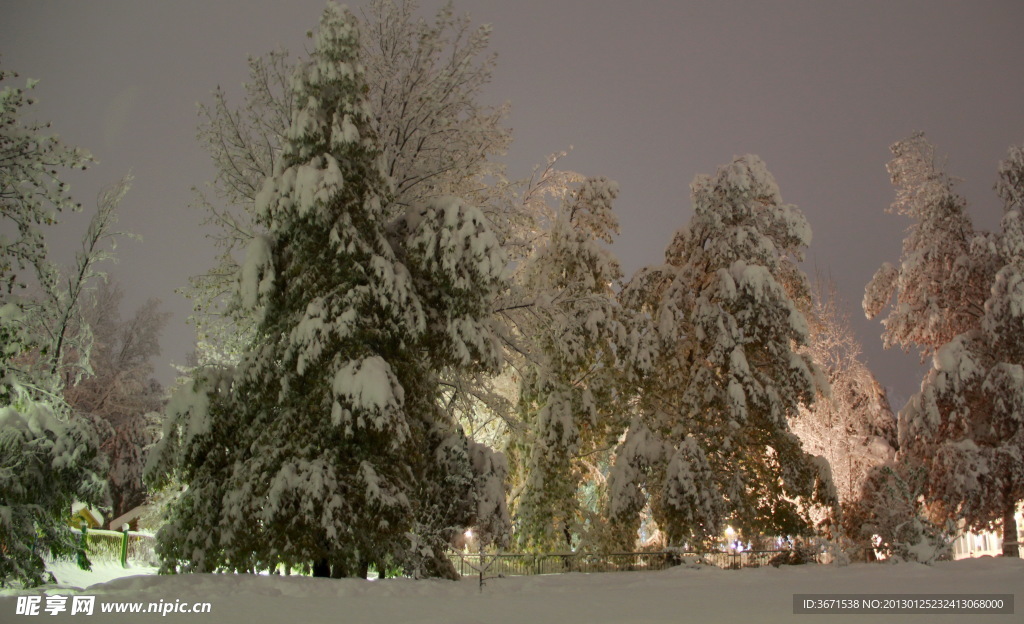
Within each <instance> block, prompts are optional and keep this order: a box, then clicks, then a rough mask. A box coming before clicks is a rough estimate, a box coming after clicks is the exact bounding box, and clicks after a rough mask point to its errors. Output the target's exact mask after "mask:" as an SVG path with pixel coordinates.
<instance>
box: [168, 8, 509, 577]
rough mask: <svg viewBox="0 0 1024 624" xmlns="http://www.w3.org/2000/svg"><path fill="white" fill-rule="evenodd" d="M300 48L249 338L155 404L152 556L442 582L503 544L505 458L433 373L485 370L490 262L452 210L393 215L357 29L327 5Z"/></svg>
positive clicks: (186, 566) (268, 202)
mask: <svg viewBox="0 0 1024 624" xmlns="http://www.w3.org/2000/svg"><path fill="white" fill-rule="evenodd" d="M315 45H316V47H315V50H314V52H313V53H312V56H311V59H310V61H309V62H308V63H306V64H305V65H303V66H302V67H301V69H300V70H299V71H298V72H297V73H296V76H295V79H294V80H293V83H292V88H293V90H294V92H293V96H292V97H293V98H294V101H295V102H296V103H297V104H296V109H295V111H294V115H293V119H292V124H291V126H290V128H289V130H288V133H287V135H286V136H287V141H286V143H285V144H284V150H283V152H282V153H281V157H280V159H279V160H278V162H277V165H276V169H275V173H274V175H273V176H272V177H270V178H268V179H267V181H266V182H265V183H264V184H263V187H262V189H261V190H260V192H259V194H258V195H257V197H256V210H257V215H258V219H259V224H260V226H261V227H262V228H264V230H265V231H266V234H265V235H261V236H258V237H256V238H254V239H253V240H252V242H251V243H250V245H249V248H248V251H247V253H246V261H245V263H244V264H243V265H242V267H241V270H240V283H239V289H238V301H239V304H240V306H241V307H240V309H247V310H250V313H251V314H252V315H253V323H254V325H255V330H254V339H253V340H252V342H251V344H250V346H249V347H248V349H247V350H246V352H245V354H244V356H243V357H242V359H241V361H240V363H239V365H238V367H237V369H230V368H212V367H208V368H206V369H202V368H201V369H198V370H197V371H196V373H195V375H194V378H193V380H192V381H191V383H189V384H188V385H186V386H185V387H184V388H182V389H181V390H180V391H179V392H178V393H176V395H175V396H174V397H173V398H172V401H171V404H170V405H169V406H168V416H169V420H168V425H167V426H166V427H165V439H164V441H163V442H162V443H161V445H162V446H161V447H160V452H158V453H156V454H155V455H154V459H153V462H152V468H151V471H152V472H151V474H152V475H153V476H160V475H161V473H162V474H163V475H167V474H168V473H175V472H176V473H177V476H179V477H180V478H181V479H182V480H183V481H184V482H186V483H187V484H188V486H189V487H188V490H187V491H185V492H184V494H183V495H182V498H181V499H180V500H179V501H178V503H177V504H175V506H174V510H173V512H172V516H171V520H170V522H169V523H168V525H167V526H165V527H164V528H163V529H162V530H161V532H160V534H159V536H158V539H159V545H158V552H159V554H160V555H161V557H162V559H163V561H164V564H163V567H164V570H165V571H174V570H176V569H178V570H183V571H207V570H215V569H227V570H265V569H273V568H275V567H276V566H278V565H285V566H289V567H301V566H305V567H307V568H311V569H312V571H313V572H314V574H316V575H327V574H330V575H332V576H355V575H365V572H366V570H367V568H368V567H369V566H370V565H371V564H372V565H375V566H376V567H377V569H378V570H382V569H387V568H389V567H391V566H393V565H399V566H402V567H404V568H405V569H406V571H407V572H408V573H409V574H412V575H414V576H445V577H449V578H452V577H454V576H455V572H454V568H452V565H451V562H450V561H448V559H447V557H445V555H444V548H445V546H446V545H447V543H448V542H449V541H450V539H451V538H452V536H453V535H454V534H455V533H456V532H461V531H462V530H464V528H465V527H467V526H469V524H470V523H471V522H473V521H476V522H479V523H481V524H484V525H487V526H489V527H492V528H493V529H495V530H500V525H501V522H500V520H499V521H497V522H496V521H494V520H492V519H489V518H485V517H481V512H482V511H483V510H485V509H487V507H488V506H487V505H486V504H477V503H482V502H486V501H492V503H493V498H494V497H493V494H492V493H488V492H480V491H478V490H477V488H489V487H490V486H489V484H490V483H491V478H492V476H494V475H498V476H500V473H501V469H500V464H501V462H500V460H499V459H496V458H493V457H492V458H490V460H489V461H488V458H487V457H485V456H483V455H482V454H481V453H479V452H476V451H474V452H471V451H470V443H469V441H468V440H467V439H466V437H465V435H464V434H463V433H462V430H461V428H459V427H458V426H457V425H456V424H455V423H454V422H453V420H452V418H451V416H450V414H449V413H448V412H446V411H445V410H444V409H443V406H442V402H441V398H442V397H441V395H440V392H439V388H440V386H439V384H438V379H437V373H436V371H438V370H443V369H464V370H467V371H471V370H487V369H490V368H493V367H494V366H495V365H496V363H497V353H496V345H495V342H494V340H493V337H492V336H491V334H490V331H489V325H488V321H487V312H488V306H489V301H490V298H491V297H492V295H493V293H494V292H495V290H496V288H497V285H498V280H499V278H500V275H501V273H502V271H503V269H504V264H505V262H504V258H503V257H502V254H501V250H500V248H499V245H498V241H497V239H496V238H495V237H494V235H493V233H491V231H490V230H489V228H488V225H487V221H486V219H485V218H484V217H483V215H482V214H481V213H480V211H479V210H477V209H475V208H473V207H472V206H469V205H467V204H465V203H464V202H462V201H460V200H457V199H454V198H450V197H443V198H434V199H431V200H428V201H426V202H423V203H416V204H413V205H411V206H409V207H408V208H405V209H404V210H401V211H398V210H396V209H395V205H394V197H393V195H392V194H391V186H390V185H389V184H388V178H387V174H386V169H385V163H386V160H385V159H384V158H382V151H381V149H380V146H379V143H378V135H377V133H376V132H375V130H374V127H373V116H372V108H371V106H370V103H369V101H368V100H367V99H366V96H365V94H366V93H367V86H366V82H365V81H366V78H365V74H364V68H363V65H362V64H361V62H360V56H359V54H360V52H359V50H360V47H359V36H358V28H357V25H356V21H355V18H354V16H352V15H351V14H350V13H348V12H347V11H345V12H343V11H342V10H341V9H339V8H338V7H337V6H336V5H334V4H329V5H328V7H327V9H326V10H325V11H324V14H323V17H322V19H321V22H320V29H319V31H318V33H317V35H316V37H315ZM392 213H395V215H396V216H395V217H394V218H391V219H389V214H392ZM475 467H478V468H479V469H480V470H481V471H482V474H480V475H476V474H475V473H474V468H475ZM490 509H491V511H490V512H489V513H495V512H496V513H499V514H500V513H501V508H500V506H498V507H497V508H496V507H495V506H494V505H493V504H492V505H491V506H490Z"/></svg>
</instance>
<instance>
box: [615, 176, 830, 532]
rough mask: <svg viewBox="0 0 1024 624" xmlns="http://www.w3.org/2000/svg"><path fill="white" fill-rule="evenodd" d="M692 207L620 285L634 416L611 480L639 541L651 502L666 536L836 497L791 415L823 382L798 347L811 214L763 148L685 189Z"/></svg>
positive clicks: (772, 515) (620, 518)
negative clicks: (788, 197)
mask: <svg viewBox="0 0 1024 624" xmlns="http://www.w3.org/2000/svg"><path fill="white" fill-rule="evenodd" d="M691 193H692V198H693V204H694V212H695V214H694V216H693V219H692V220H691V222H690V224H689V225H688V226H687V227H685V228H683V229H681V230H680V231H679V232H677V234H676V236H675V238H674V239H673V241H672V243H671V244H670V245H669V247H668V249H667V251H666V262H665V264H663V265H660V266H654V267H647V268H644V269H641V270H640V271H639V272H638V273H637V274H636V275H635V276H634V277H633V279H632V280H631V281H630V283H629V284H627V286H626V288H625V289H624V290H623V293H622V300H623V302H624V306H625V307H626V309H627V310H628V311H629V312H630V313H631V314H630V318H631V319H632V320H631V321H630V323H631V325H632V329H631V334H632V336H633V338H632V339H631V344H632V345H633V346H632V347H630V348H631V350H632V354H633V355H632V358H633V362H634V364H633V366H634V368H635V370H636V371H637V373H638V383H637V393H638V395H637V401H636V405H637V408H638V409H637V415H636V417H635V418H634V420H633V422H632V424H631V425H630V426H629V429H628V431H627V433H626V437H625V440H624V442H623V444H622V446H621V447H620V448H619V449H618V451H617V453H616V458H615V464H614V466H613V468H612V473H611V476H610V486H609V487H610V500H609V516H610V519H611V521H612V522H613V523H614V524H615V525H616V526H617V528H618V530H617V535H618V537H617V541H618V543H619V545H620V546H622V547H628V546H631V545H632V542H633V540H634V539H635V536H636V529H637V527H638V525H639V523H640V512H641V511H642V509H643V507H642V506H643V505H648V504H649V505H650V509H651V512H652V513H653V517H654V520H655V521H656V522H657V523H658V526H659V527H660V528H661V530H662V531H663V532H664V533H665V534H666V536H667V540H668V543H669V545H672V546H684V545H689V546H690V547H695V546H696V545H698V544H700V543H706V542H708V541H712V540H715V539H716V538H718V537H719V536H720V535H721V532H722V531H723V530H724V529H725V527H726V525H727V524H728V525H731V526H732V527H734V528H735V529H736V530H738V531H739V532H740V534H741V535H747V536H753V535H772V534H789V535H794V534H799V533H804V532H807V531H808V530H809V528H810V527H809V524H808V523H809V517H808V508H809V506H810V505H811V504H815V503H820V504H825V505H831V504H833V503H834V502H835V494H834V490H833V489H832V484H831V480H830V478H829V472H828V467H827V464H825V463H824V462H823V461H820V460H819V459H818V458H813V457H811V456H810V455H808V454H807V453H805V452H804V450H803V449H802V447H801V444H800V441H799V439H798V438H797V437H796V436H795V435H793V434H792V433H791V432H790V431H789V427H788V424H787V419H788V418H789V417H792V416H795V415H796V412H797V408H798V406H799V405H800V404H801V403H802V402H809V401H810V400H812V399H813V396H814V394H815V392H816V391H817V390H818V389H819V388H821V387H822V385H823V381H822V380H821V378H820V375H819V373H818V372H817V370H816V367H815V366H814V364H813V363H812V362H811V360H810V357H809V356H807V355H806V354H804V353H802V352H800V351H799V350H798V348H799V347H800V345H803V344H806V342H807V339H808V326H807V322H806V320H805V317H804V314H803V310H802V307H801V305H798V303H797V301H801V300H802V298H805V297H806V294H807V283H806V277H805V276H804V275H803V273H801V272H800V271H799V270H798V269H797V268H796V265H795V263H796V262H798V261H799V260H800V259H801V258H802V253H803V248H804V247H805V246H806V245H807V244H808V243H809V242H810V238H811V231H810V227H809V226H808V225H807V222H806V220H805V219H804V217H803V215H802V214H801V213H800V212H799V211H798V210H797V209H796V208H795V207H794V206H791V205H788V204H784V203H782V200H781V197H780V196H779V190H778V187H777V186H776V184H775V180H774V178H773V177H772V176H771V174H770V173H768V171H767V169H766V168H765V166H764V163H763V162H762V161H761V160H760V159H759V158H758V157H756V156H743V157H740V158H737V159H735V160H734V161H733V162H732V163H730V164H729V165H726V166H724V167H722V168H720V169H719V171H718V173H717V174H716V175H715V176H714V177H709V176H698V177H697V178H696V179H695V181H694V182H693V184H692V185H691Z"/></svg>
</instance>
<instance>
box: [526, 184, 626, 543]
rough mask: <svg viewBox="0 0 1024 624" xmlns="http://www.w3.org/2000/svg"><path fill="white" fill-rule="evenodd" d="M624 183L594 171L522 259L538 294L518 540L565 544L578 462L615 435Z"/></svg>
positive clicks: (573, 525) (575, 504)
mask: <svg viewBox="0 0 1024 624" xmlns="http://www.w3.org/2000/svg"><path fill="white" fill-rule="evenodd" d="M617 195H618V186H617V185H616V184H615V183H614V182H611V181H609V180H606V179H604V178H589V179H587V180H584V181H583V183H582V184H581V185H580V187H579V188H578V189H577V190H576V191H575V192H573V193H572V194H571V195H570V196H569V197H567V198H566V200H565V201H564V203H563V205H562V206H561V208H560V209H559V211H558V212H557V214H556V216H555V220H554V223H553V224H552V227H551V231H550V232H549V236H548V238H547V240H546V241H545V244H544V245H542V246H541V247H540V248H539V249H538V250H537V252H536V253H535V254H534V255H533V256H531V257H530V258H529V259H528V260H527V261H526V264H525V266H524V267H523V274H522V279H523V285H524V289H525V291H526V292H529V293H531V294H532V295H533V297H534V301H533V304H532V306H531V307H530V310H529V311H530V320H529V321H528V325H526V326H525V327H521V328H520V329H521V330H525V331H527V332H529V335H528V336H526V337H525V338H526V342H527V344H529V345H530V349H531V352H530V357H529V358H528V361H527V362H526V363H525V364H524V366H525V367H526V373H525V375H524V378H523V382H522V384H521V394H520V399H519V409H520V412H521V414H522V416H523V425H524V429H525V431H524V432H523V433H521V434H519V436H518V437H517V438H516V439H514V440H513V441H512V445H513V453H512V455H513V457H514V458H515V460H516V462H517V465H516V466H515V467H514V468H515V470H516V471H517V473H516V480H517V493H518V495H519V496H518V497H517V500H516V501H514V502H515V506H516V521H517V538H518V539H519V541H520V544H521V545H522V546H524V547H529V548H537V549H552V548H553V549H565V548H569V547H572V546H573V545H574V544H573V543H572V540H573V534H576V535H577V536H578V535H579V533H580V532H581V530H582V523H583V519H584V512H583V510H582V509H581V507H580V502H579V501H578V500H577V489H578V488H579V486H580V484H581V483H582V482H583V481H584V480H585V477H586V476H587V473H588V472H589V471H590V470H591V468H588V466H587V465H586V464H585V463H584V462H583V461H581V458H582V457H587V456H590V458H591V461H595V460H597V459H598V458H597V457H596V456H594V453H595V452H597V451H600V450H602V449H607V448H609V447H610V446H611V445H612V444H613V443H614V437H615V432H616V428H615V427H614V426H612V425H611V421H612V420H613V419H617V418H620V416H619V415H618V414H617V413H616V412H617V410H616V399H617V393H616V391H615V390H616V385H617V383H618V382H617V380H616V378H617V375H618V367H617V366H616V357H617V356H616V350H617V344H618V342H619V340H620V337H621V334H622V326H621V319H620V316H621V315H620V311H619V306H618V303H617V302H616V299H615V295H614V292H613V287H614V286H615V285H616V284H617V283H618V282H619V280H620V279H621V276H622V272H621V269H620V268H619V264H618V261H617V260H616V259H615V257H614V255H612V253H611V252H610V250H608V249H607V248H606V247H605V244H607V243H610V242H611V241H612V237H613V235H614V234H616V233H617V232H618V221H617V219H616V218H615V215H614V213H613V211H612V201H613V200H614V199H615V197H616V196H617Z"/></svg>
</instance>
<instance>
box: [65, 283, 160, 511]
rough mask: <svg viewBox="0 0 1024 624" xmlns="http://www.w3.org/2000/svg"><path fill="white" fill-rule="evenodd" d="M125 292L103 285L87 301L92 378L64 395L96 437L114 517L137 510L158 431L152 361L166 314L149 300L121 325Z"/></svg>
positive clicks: (157, 388)
mask: <svg viewBox="0 0 1024 624" xmlns="http://www.w3.org/2000/svg"><path fill="white" fill-rule="evenodd" d="M123 298H124V291H123V290H122V289H121V288H120V287H119V286H118V285H116V284H113V283H109V282H105V283H102V284H100V286H99V287H98V288H97V289H96V290H95V291H94V293H93V294H92V296H91V297H90V298H89V300H88V302H87V305H85V310H84V311H83V317H84V320H85V323H86V326H87V327H89V328H90V330H91V333H92V342H93V345H92V350H91V352H90V358H89V363H90V369H91V373H90V374H89V375H87V376H85V377H83V378H82V379H81V380H79V381H78V383H76V384H74V385H70V386H68V387H67V388H65V390H64V398H65V400H66V401H67V402H68V404H69V405H70V406H71V409H72V410H74V411H75V412H76V417H82V418H88V419H90V420H91V421H92V423H93V425H94V426H95V427H96V430H97V432H98V434H99V436H100V440H101V442H100V451H101V452H102V454H103V455H104V457H106V459H107V461H108V463H109V465H110V470H109V472H108V475H107V483H108V485H109V491H110V496H111V506H112V516H113V517H117V516H120V515H122V514H123V513H125V512H127V511H129V510H131V509H132V508H134V507H136V506H138V505H141V504H142V503H143V502H145V499H146V487H145V486H144V485H143V483H142V469H143V467H144V465H145V453H146V449H147V447H149V446H150V445H152V444H153V443H154V442H156V439H157V435H158V434H159V431H160V418H159V416H158V414H157V412H159V411H160V410H161V409H162V406H163V388H162V387H161V386H160V384H159V383H158V382H157V381H156V380H155V379H153V365H152V358H154V357H155V356H157V355H159V354H160V344H159V337H160V331H161V330H162V329H163V327H164V325H165V324H166V323H167V319H168V318H169V316H170V314H169V313H167V312H161V311H160V309H159V306H160V302H159V300H156V299H150V300H149V301H147V302H146V303H145V304H143V305H142V307H140V308H139V309H138V310H137V311H136V312H135V314H134V315H133V316H132V317H130V318H127V319H123V320H122V319H121V315H120V310H119V308H120V305H121V301H122V300H123Z"/></svg>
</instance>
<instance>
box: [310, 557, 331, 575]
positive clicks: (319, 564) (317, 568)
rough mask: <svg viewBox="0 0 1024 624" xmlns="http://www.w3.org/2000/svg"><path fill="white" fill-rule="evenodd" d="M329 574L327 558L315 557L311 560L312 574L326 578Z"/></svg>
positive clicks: (329, 567) (329, 568)
mask: <svg viewBox="0 0 1024 624" xmlns="http://www.w3.org/2000/svg"><path fill="white" fill-rule="evenodd" d="M330 575H331V564H329V563H328V562H327V558H326V557H324V558H323V559H317V560H316V561H314V562H313V576H319V577H321V578H327V577H329V576H330Z"/></svg>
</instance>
